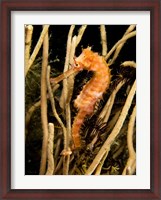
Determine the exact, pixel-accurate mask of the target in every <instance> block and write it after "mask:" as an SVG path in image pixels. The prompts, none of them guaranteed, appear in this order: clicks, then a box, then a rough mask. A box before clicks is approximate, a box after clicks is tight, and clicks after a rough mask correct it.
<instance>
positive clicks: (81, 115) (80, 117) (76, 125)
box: [72, 110, 87, 149]
mask: <svg viewBox="0 0 161 200" xmlns="http://www.w3.org/2000/svg"><path fill="white" fill-rule="evenodd" d="M86 115H87V113H86V111H82V110H79V111H78V114H77V115H76V117H75V119H74V122H73V125H72V137H73V143H74V149H76V148H79V147H80V146H81V139H80V129H81V126H82V124H83V122H84V119H85V116H86Z"/></svg>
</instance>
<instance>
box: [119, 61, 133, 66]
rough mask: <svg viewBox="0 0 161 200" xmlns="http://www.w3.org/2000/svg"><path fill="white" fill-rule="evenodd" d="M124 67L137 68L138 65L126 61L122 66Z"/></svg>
mask: <svg viewBox="0 0 161 200" xmlns="http://www.w3.org/2000/svg"><path fill="white" fill-rule="evenodd" d="M121 66H122V67H133V68H136V63H135V62H134V61H125V62H123V63H122V64H121Z"/></svg>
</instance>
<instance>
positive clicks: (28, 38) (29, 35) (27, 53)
mask: <svg viewBox="0 0 161 200" xmlns="http://www.w3.org/2000/svg"><path fill="white" fill-rule="evenodd" d="M32 33H33V26H32V25H27V26H25V69H28V62H29V58H30V49H31V42H32Z"/></svg>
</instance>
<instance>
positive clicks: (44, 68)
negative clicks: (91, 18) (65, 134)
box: [40, 25, 49, 175]
mask: <svg viewBox="0 0 161 200" xmlns="http://www.w3.org/2000/svg"><path fill="white" fill-rule="evenodd" d="M44 27H46V26H45V25H44ZM48 48H49V38H48V32H47V33H46V35H45V37H44V41H43V59H42V71H41V121H42V129H43V142H42V153H41V163H40V175H43V174H45V172H46V160H47V143H48V118H47V86H46V71H47V65H48Z"/></svg>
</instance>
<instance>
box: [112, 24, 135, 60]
mask: <svg viewBox="0 0 161 200" xmlns="http://www.w3.org/2000/svg"><path fill="white" fill-rule="evenodd" d="M135 27H136V25H130V26H129V27H128V29H127V30H126V32H125V34H124V35H123V38H124V37H125V36H126V35H127V34H128V33H130V32H131V31H133V30H134V28H135ZM123 38H122V39H123ZM125 42H126V40H125V41H124V42H122V43H121V44H119V45H118V46H117V48H116V51H115V53H114V56H113V58H112V60H110V64H113V63H114V61H115V60H116V58H117V57H118V55H119V53H120V51H121V49H122V47H123V46H124V44H125Z"/></svg>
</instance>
